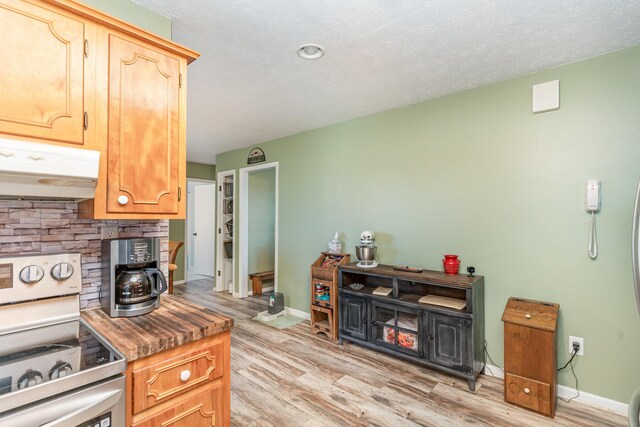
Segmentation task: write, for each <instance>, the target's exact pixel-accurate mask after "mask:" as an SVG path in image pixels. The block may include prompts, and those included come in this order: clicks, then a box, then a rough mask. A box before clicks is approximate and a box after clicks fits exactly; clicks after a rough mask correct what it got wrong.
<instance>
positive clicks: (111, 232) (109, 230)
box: [100, 227, 118, 239]
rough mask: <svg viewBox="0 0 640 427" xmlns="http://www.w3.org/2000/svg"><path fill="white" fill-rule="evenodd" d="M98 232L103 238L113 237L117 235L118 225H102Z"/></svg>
mask: <svg viewBox="0 0 640 427" xmlns="http://www.w3.org/2000/svg"><path fill="white" fill-rule="evenodd" d="M100 233H101V234H102V236H101V237H102V238H103V239H115V238H116V237H118V227H102V229H101V230H100Z"/></svg>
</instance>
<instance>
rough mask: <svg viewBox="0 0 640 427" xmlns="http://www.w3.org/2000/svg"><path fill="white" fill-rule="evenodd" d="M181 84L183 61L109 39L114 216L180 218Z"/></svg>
mask: <svg viewBox="0 0 640 427" xmlns="http://www.w3.org/2000/svg"><path fill="white" fill-rule="evenodd" d="M179 79H180V59H179V58H177V57H173V56H170V55H168V54H166V53H163V52H160V51H158V50H154V49H152V48H150V47H148V46H146V45H144V44H142V43H139V42H135V41H132V40H127V39H124V38H121V37H119V36H116V35H113V34H111V35H110V36H109V136H108V169H109V171H108V174H109V181H108V184H107V210H108V211H109V212H132V213H177V212H178V185H179V182H178V180H179V173H178V172H179V144H180V118H179V106H180V105H179V104H180V101H179V90H180V89H179ZM120 196H126V197H127V199H128V201H127V202H126V203H124V204H121V203H119V201H118V197H120Z"/></svg>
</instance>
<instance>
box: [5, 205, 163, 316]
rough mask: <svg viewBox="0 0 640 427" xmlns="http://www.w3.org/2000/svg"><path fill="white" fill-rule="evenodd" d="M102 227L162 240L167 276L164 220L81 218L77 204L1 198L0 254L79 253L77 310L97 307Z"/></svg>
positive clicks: (126, 235)
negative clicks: (79, 271)
mask: <svg viewBox="0 0 640 427" xmlns="http://www.w3.org/2000/svg"><path fill="white" fill-rule="evenodd" d="M104 226H108V227H115V226H117V227H118V237H158V238H160V241H161V243H162V244H161V268H162V270H163V271H164V273H165V275H167V267H168V261H167V260H168V239H169V221H168V220H140V221H137V220H91V219H79V218H78V205H77V204H76V203H75V202H40V201H15V200H0V256H13V255H23V254H34V255H36V254H50V253H59V252H80V253H81V254H82V292H81V294H80V306H81V308H91V307H97V306H99V305H100V302H99V301H98V292H99V290H100V283H101V272H100V267H101V264H100V259H101V229H102V227H104Z"/></svg>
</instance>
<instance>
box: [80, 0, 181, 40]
mask: <svg viewBox="0 0 640 427" xmlns="http://www.w3.org/2000/svg"><path fill="white" fill-rule="evenodd" d="M81 2H82V3H84V4H86V5H88V6H91V7H93V8H96V9H98V10H101V11H102V12H105V13H108V14H109V15H113V16H115V17H116V18H119V19H122V20H123V21H126V22H128V23H130V24H133V25H137V26H138V27H140V28H144V29H145V30H147V31H150V32H152V33H154V34H157V35H159V36H161V37H164V38H166V39H169V40H170V39H171V20H170V19H169V18H167V17H166V16H162V15H160V14H158V13H156V12H153V11H151V10H149V9H147V8H146V7H144V6H141V5H139V4H138V3H135V2H133V1H131V0H81Z"/></svg>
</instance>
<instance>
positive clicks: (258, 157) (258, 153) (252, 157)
mask: <svg viewBox="0 0 640 427" xmlns="http://www.w3.org/2000/svg"><path fill="white" fill-rule="evenodd" d="M265 160H267V157H266V156H265V155H264V151H262V148H258V147H256V148H254V149H253V150H251V151H250V152H249V157H247V164H248V165H255V164H256V163H262V162H264V161H265Z"/></svg>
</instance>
